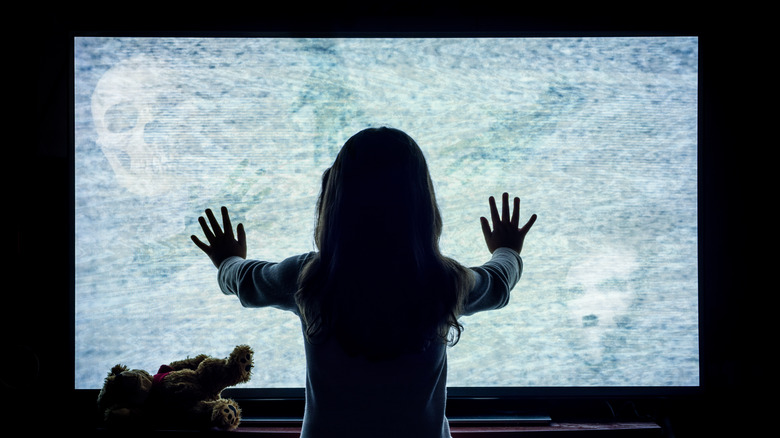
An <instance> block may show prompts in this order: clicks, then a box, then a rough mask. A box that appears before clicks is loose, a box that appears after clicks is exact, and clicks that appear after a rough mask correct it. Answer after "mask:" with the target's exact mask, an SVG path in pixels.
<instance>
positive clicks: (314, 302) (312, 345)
mask: <svg viewBox="0 0 780 438" xmlns="http://www.w3.org/2000/svg"><path fill="white" fill-rule="evenodd" d="M519 202H520V201H519V199H518V198H514V206H513V212H512V215H511V217H510V212H509V199H508V195H507V194H506V193H504V195H503V199H502V209H501V210H502V211H501V215H499V211H498V208H497V207H496V203H495V200H494V199H493V198H492V197H491V198H490V199H489V205H490V211H491V219H492V227H491V225H490V222H489V221H488V220H487V219H486V218H484V217H483V218H480V219H481V224H482V231H483V234H484V237H485V241H486V244H487V246H488V250H489V251H490V252H491V253H492V257H491V259H490V260H489V261H488V262H486V263H485V264H484V265H482V266H480V267H475V268H465V267H463V266H461V265H460V264H459V263H458V262H456V261H454V260H452V259H449V258H447V257H444V256H443V255H442V254H441V252H440V251H439V236H440V235H441V230H442V220H441V216H440V215H439V209H438V206H437V203H436V197H435V194H434V190H433V184H432V183H431V178H430V175H429V173H428V167H427V164H426V161H425V157H424V156H423V154H422V151H421V150H420V148H419V147H418V146H417V144H416V143H415V142H414V140H412V139H411V138H410V137H409V136H408V135H406V134H405V133H403V132H401V131H399V130H396V129H391V128H371V129H366V130H363V131H361V132H359V133H357V134H355V135H354V136H353V137H352V138H350V139H349V140H348V141H347V142H346V143H345V144H344V146H343V147H342V149H341V151H340V152H339V154H338V156H337V157H336V160H335V162H334V163H333V166H331V167H330V168H329V169H328V170H326V171H325V172H324V174H323V177H322V188H321V191H320V196H319V200H318V203H317V224H316V229H315V243H316V245H317V249H318V250H317V251H315V252H311V253H308V254H302V255H299V256H295V257H291V258H288V259H286V260H283V261H281V262H279V263H271V262H265V261H256V260H246V235H245V231H244V227H243V225H241V224H239V225H238V226H237V227H236V234H235V235H234V234H233V227H232V225H231V223H230V218H229V215H228V212H227V209H226V208H225V207H222V211H221V212H222V221H223V223H222V226H220V224H219V222H218V221H217V220H216V218H215V216H214V214H213V213H212V212H211V211H210V210H206V218H207V219H206V218H203V217H201V218H199V220H200V224H201V227H202V229H203V232H204V234H205V236H206V238H207V240H208V244H206V243H203V242H202V241H200V240H199V239H198V238H197V237H195V236H192V239H193V241H194V242H195V244H196V245H197V246H198V247H199V248H200V249H202V250H203V251H204V252H205V253H206V254H207V255H208V256H209V257H210V258H211V260H212V262H213V263H214V265H215V266H216V267H217V268H218V281H219V285H220V288H221V289H222V291H223V292H224V293H225V294H229V295H236V296H237V297H238V298H239V300H240V301H241V304H242V305H243V306H245V307H263V306H273V307H277V308H280V309H283V310H289V311H291V312H294V313H295V314H297V315H298V316H299V317H300V319H301V324H302V331H303V336H304V339H305V342H304V345H305V350H306V370H307V371H306V374H307V375H306V409H305V413H304V419H303V430H302V434H301V436H302V437H322V436H327V437H331V436H333V437H341V438H348V437H353V436H354V437H385V436H387V437H401V436H403V437H449V436H450V430H449V424H448V422H447V419H446V417H445V413H444V411H445V402H446V379H447V354H446V346H447V345H454V344H455V343H456V342H457V341H458V338H459V337H460V334H461V330H462V326H461V325H460V323H459V322H458V318H459V317H461V316H463V315H469V314H473V313H475V312H479V311H483V310H491V309H498V308H501V307H503V306H505V305H506V304H507V302H508V301H509V292H510V291H511V289H512V288H513V287H514V285H515V284H516V283H517V281H518V280H519V278H520V274H521V272H522V260H521V258H520V251H521V250H522V246H523V240H524V238H525V235H526V233H527V232H528V230H529V229H530V228H531V226H532V225H533V223H534V222H535V220H536V215H532V216H531V218H530V220H529V221H528V222H527V223H526V224H525V225H524V226H523V227H520V228H519V227H518V226H519V213H518V209H519Z"/></svg>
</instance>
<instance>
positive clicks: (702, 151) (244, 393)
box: [67, 28, 717, 418]
mask: <svg viewBox="0 0 780 438" xmlns="http://www.w3.org/2000/svg"><path fill="white" fill-rule="evenodd" d="M83 36H145V37H214V38H221V37H241V38H256V37H334V38H344V37H363V38H364V37H512V38H531V37H541V38H545V37H622V36H648V37H653V36H692V37H697V38H699V41H700V44H701V42H702V36H701V35H699V33H698V32H680V31H667V30H660V31H653V30H651V31H624V30H617V31H615V30H607V31H603V30H598V29H595V30H594V29H590V28H588V29H584V30H566V29H555V30H546V29H542V30H539V29H535V30H531V31H525V30H520V31H517V30H511V31H506V30H499V31H496V30H492V29H488V30H484V29H482V30H476V31H474V30H466V31H464V30H460V29H456V30H449V29H445V30H433V31H429V30H424V29H423V30H420V29H415V30H402V31H399V30H395V29H393V30H380V31H367V30H362V29H358V30H354V29H350V30H333V29H330V28H328V29H317V30H274V31H254V30H245V29H241V30H235V29H230V30H214V29H208V30H205V31H192V30H172V31H167V30H166V31H158V30H152V31H147V30H144V31H137V30H131V31H128V30H119V31H117V30H71V31H70V32H69V38H70V49H71V53H70V55H69V59H70V69H69V90H70V91H69V95H68V99H69V101H68V107H69V113H68V129H69V142H68V156H67V160H68V166H69V167H68V175H69V178H70V187H71V193H70V198H69V207H70V208H71V209H72V208H73V207H74V194H73V192H72V191H73V184H72V182H73V177H74V174H73V159H74V157H73V146H74V143H75V139H74V132H73V121H74V114H73V101H74V96H73V91H74V77H73V76H74V70H73V60H74V59H73V52H72V50H73V38H75V37H83ZM705 53H706V52H705ZM700 64H701V52H700ZM702 78H703V75H702V70H701V68H700V70H699V124H698V130H699V132H698V135H699V145H698V173H699V175H698V178H699V181H703V179H704V178H705V177H706V176H707V175H708V174H709V173H711V172H712V171H713V169H712V168H710V167H709V166H711V165H712V164H709V161H708V160H707V157H706V153H707V150H706V148H705V147H704V145H705V144H706V140H707V139H708V134H707V131H708V129H710V128H711V127H710V126H707V125H706V124H705V123H703V120H704V112H705V106H706V102H705V96H704V94H703V91H705V90H703V85H704V84H703V82H702ZM705 190H706V187H702V185H701V184H700V186H699V193H698V197H699V199H698V203H699V204H698V208H699V215H698V222H699V223H698V228H699V239H698V245H699V259H698V263H699V266H698V268H699V269H698V272H699V291H698V294H699V306H698V311H699V381H700V383H699V385H698V386H626V387H610V386H584V387H449V388H448V415H450V416H453V415H454V416H455V417H457V416H458V415H461V416H462V415H470V413H480V414H484V413H486V412H487V413H496V412H501V413H504V414H505V413H507V412H514V413H521V414H522V413H524V412H525V413H528V412H532V413H537V412H540V411H546V412H566V413H568V414H571V413H572V412H583V406H588V405H592V404H593V403H594V402H598V403H601V402H606V403H613V402H614V401H616V400H630V401H632V402H636V401H640V402H641V401H651V402H667V401H670V400H671V401H673V402H676V401H679V400H689V399H691V398H697V397H701V396H702V395H703V394H704V393H705V392H706V388H707V386H708V379H709V375H708V371H707V369H706V364H707V362H708V360H709V359H708V352H707V350H706V348H705V342H706V340H707V332H708V330H707V329H706V327H705V326H706V324H707V323H708V321H707V315H706V313H707V306H706V299H705V293H704V292H705V290H706V289H707V286H708V281H709V277H712V273H711V272H708V271H707V268H708V266H707V261H706V254H707V248H706V243H707V242H706V241H705V239H706V238H707V237H706V236H707V234H706V232H705V231H706V230H705V226H706V224H705V217H706V215H707V214H708V211H709V212H710V213H709V214H712V210H713V208H717V207H716V206H712V205H708V204H707V197H708V194H707V193H706V192H705ZM710 195H711V194H710ZM70 218H71V223H70V231H71V234H70V242H69V244H70V249H71V251H70V256H71V260H70V267H71V270H70V277H69V282H70V283H69V288H70V306H71V307H70V321H69V323H70V325H69V329H70V335H71V336H70V339H71V345H70V353H71V355H72V357H71V360H70V367H71V368H70V369H71V371H72V372H71V376H74V375H75V357H74V356H73V355H75V338H74V334H75V320H74V310H75V307H74V306H75V302H74V297H75V295H74V294H75V290H74V285H75V281H74V272H73V266H74V260H73V251H72V248H73V244H74V242H73V232H74V227H73V223H72V218H73V211H70ZM71 381H72V385H73V384H75V379H71ZM72 390H73V392H74V394H75V398H76V400H79V401H80V402H81V403H90V402H91V401H94V400H95V399H96V397H97V394H98V392H99V390H95V389H78V388H75V387H73V388H72ZM224 395H225V396H226V397H231V398H234V399H236V400H237V401H238V402H239V404H241V405H242V407H243V408H244V409H245V412H246V414H247V415H252V416H259V417H263V416H271V417H275V418H280V417H285V418H287V417H290V418H299V416H300V415H302V404H303V401H304V388H229V389H227V390H226V391H225V392H224ZM529 403H530V404H529ZM269 406H274V408H273V409H269ZM561 406H564V407H563V408H561ZM654 406H655V405H654ZM451 410H452V411H454V414H453V413H450V411H451ZM584 411H590V409H587V408H585V409H584ZM605 411H606V412H608V415H609V414H610V413H611V414H613V415H617V414H616V413H615V412H614V407H613V406H609V407H606V408H605ZM575 415H579V414H575Z"/></svg>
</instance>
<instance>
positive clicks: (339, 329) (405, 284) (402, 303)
mask: <svg viewBox="0 0 780 438" xmlns="http://www.w3.org/2000/svg"><path fill="white" fill-rule="evenodd" d="M441 230H442V219H441V215H440V213H439V208H438V205H437V203H436V196H435V194H434V189H433V184H432V182H431V178H430V174H429V172H428V166H427V163H426V161H425V157H424V155H423V153H422V151H421V150H420V148H419V147H418V146H417V144H416V143H415V141H414V140H413V139H412V138H411V137H409V136H408V135H406V134H405V133H404V132H402V131H399V130H396V129H391V128H369V129H366V130H363V131H360V132H359V133H357V134H355V135H354V136H353V137H351V138H350V139H349V140H348V141H347V142H346V143H345V144H344V146H343V147H342V149H341V151H340V152H339V154H338V156H337V157H336V160H335V161H334V163H333V165H332V166H331V167H330V168H329V169H328V170H326V171H325V172H324V174H323V176H322V188H321V191H320V196H319V200H318V203H317V222H316V227H315V235H314V240H315V243H316V245H317V247H318V249H319V251H318V253H317V256H315V257H314V258H312V259H311V260H310V261H309V262H308V263H307V265H306V266H304V269H303V270H302V271H301V275H300V277H299V289H298V292H297V293H296V296H295V298H296V302H297V305H298V308H299V311H300V315H301V317H302V319H303V321H304V326H305V334H306V337H307V339H308V340H309V341H310V342H319V341H322V340H325V339H327V338H328V337H330V336H335V337H336V339H337V340H338V341H339V342H340V344H341V346H342V347H343V348H344V349H345V351H346V352H347V353H348V354H351V355H363V356H365V357H368V358H369V359H383V358H390V357H395V356H398V355H400V354H403V353H410V352H419V351H422V350H424V349H425V348H427V346H429V345H430V343H431V342H438V341H441V342H445V343H446V342H449V343H450V344H453V345H454V344H455V343H456V342H457V341H458V339H459V337H460V334H461V331H462V326H461V325H460V323H459V322H458V320H457V318H458V316H459V314H460V310H461V306H462V302H463V297H464V295H465V294H466V293H467V292H468V290H469V288H470V286H471V282H472V281H473V280H472V277H471V274H470V272H469V271H468V270H467V269H465V268H464V267H463V266H461V265H460V264H458V263H457V262H455V261H454V260H452V259H449V258H447V257H444V256H442V254H441V252H440V250H439V237H440V236H441Z"/></svg>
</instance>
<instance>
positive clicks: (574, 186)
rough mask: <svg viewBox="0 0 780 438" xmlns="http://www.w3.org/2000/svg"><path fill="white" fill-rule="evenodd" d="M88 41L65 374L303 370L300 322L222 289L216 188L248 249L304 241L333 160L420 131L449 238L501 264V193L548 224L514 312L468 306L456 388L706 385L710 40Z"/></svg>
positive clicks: (78, 69)
mask: <svg viewBox="0 0 780 438" xmlns="http://www.w3.org/2000/svg"><path fill="white" fill-rule="evenodd" d="M74 44H75V52H74V53H75V75H74V78H75V82H74V83H75V107H74V111H75V112H74V116H75V117H74V123H75V158H74V160H75V248H74V250H75V312H76V314H75V348H76V352H75V360H76V363H75V366H76V375H75V384H76V387H77V388H99V387H101V386H102V381H103V378H104V377H105V375H106V373H107V372H108V370H109V369H110V368H111V366H113V365H114V364H116V363H118V362H121V363H124V364H126V365H128V366H130V367H131V368H143V369H147V370H149V371H154V370H156V369H157V368H158V367H159V365H161V364H163V363H166V362H169V361H171V360H175V359H180V358H184V357H187V356H194V355H196V354H199V353H207V354H211V355H215V356H219V357H224V356H226V355H227V354H228V353H229V352H230V351H231V350H232V348H233V346H235V345H237V344H249V345H251V346H252V347H253V348H254V349H255V352H256V358H257V359H256V362H257V363H258V366H257V368H256V369H255V371H254V376H253V379H252V380H251V381H250V382H249V383H247V384H245V385H244V386H249V387H302V386H303V385H304V377H305V365H304V360H305V359H304V353H303V340H302V335H301V328H300V322H299V321H298V319H297V317H296V316H295V315H293V314H291V313H288V312H283V311H279V310H276V309H244V308H242V307H241V306H240V304H239V302H238V300H237V299H235V298H234V297H228V296H224V295H222V294H221V293H220V291H219V289H218V286H217V283H216V269H214V267H213V266H212V265H211V263H210V261H209V260H208V258H207V257H205V256H204V255H203V254H202V253H200V251H199V250H198V249H197V248H196V247H195V246H194V245H193V244H192V243H191V241H190V240H189V236H190V235H191V234H200V228H199V226H198V224H197V217H198V216H199V215H201V214H202V212H203V209H205V208H207V207H210V208H218V207H219V206H221V205H226V206H228V207H229V208H230V210H231V212H232V217H233V220H234V223H237V222H239V221H240V222H243V223H244V224H245V226H246V228H247V233H248V240H249V256H250V257H251V258H258V259H265V260H272V261H278V260H281V259H283V258H286V257H289V256H292V255H296V254H299V253H302V252H307V251H310V250H313V249H314V244H313V238H312V227H313V223H314V204H315V200H316V197H317V194H318V189H319V178H320V176H321V174H322V172H323V171H324V170H325V169H326V168H327V167H328V166H329V165H330V164H331V163H332V160H333V159H334V158H335V155H336V153H337V151H338V150H339V148H340V146H341V145H342V144H343V143H344V141H345V140H346V139H347V138H349V137H350V136H351V135H352V134H354V133H356V132H357V131H359V130H361V129H363V128H365V127H368V126H381V125H384V126H392V127H395V128H398V129H401V130H403V131H405V132H407V133H408V134H410V135H411V136H412V137H413V138H414V139H415V140H416V141H417V142H418V144H419V145H420V147H421V148H422V149H423V151H424V152H425V154H426V156H427V159H428V161H429V166H430V169H431V174H432V178H433V180H434V183H435V185H436V190H437V196H438V199H439V203H440V207H441V209H442V213H443V217H444V224H445V227H444V233H443V237H442V250H443V252H444V253H445V254H446V255H449V256H452V257H454V258H456V259H457V260H459V261H460V262H461V263H463V264H465V265H469V266H474V265H479V264H481V263H483V262H485V261H486V260H487V259H488V258H489V253H488V251H487V249H486V248H485V245H484V242H483V240H482V236H481V231H480V226H479V216H482V215H487V214H488V204H487V198H488V196H490V195H500V194H501V193H502V192H503V191H508V192H509V193H510V194H511V195H517V196H519V197H520V198H521V209H522V215H523V220H525V219H526V218H527V217H528V216H529V215H530V214H531V213H537V214H538V215H539V220H538V221H537V223H536V225H535V226H534V228H533V230H532V231H531V233H530V234H529V236H528V238H527V240H526V245H525V248H524V250H523V258H524V262H525V272H524V275H523V278H522V279H521V280H520V283H519V284H518V285H517V287H516V288H515V289H514V291H513V296H512V300H511V303H510V304H509V305H508V306H507V307H506V308H504V309H501V310H498V311H493V312H487V313H483V314H478V315H474V316H471V317H466V318H463V320H462V322H463V324H464V326H465V332H464V334H463V337H462V339H461V341H460V343H459V344H458V345H456V346H455V347H453V348H452V349H450V350H449V384H450V386H526V387H527V386H565V387H569V386H695V385H698V383H699V366H698V328H697V327H698V271H697V235H698V230H697V106H698V104H697V86H698V42H697V39H696V38H688V37H674V38H665V37H664V38H661V37H653V38H622V37H621V38H617V37H612V38H517V39H514V38H503V39H502V38H496V39H490V38H487V39H457V38H447V39H291V38H290V39H287V38H239V39H231V38H213V39H210V38H180V39H177V38H102V37H79V38H76V39H75V41H74Z"/></svg>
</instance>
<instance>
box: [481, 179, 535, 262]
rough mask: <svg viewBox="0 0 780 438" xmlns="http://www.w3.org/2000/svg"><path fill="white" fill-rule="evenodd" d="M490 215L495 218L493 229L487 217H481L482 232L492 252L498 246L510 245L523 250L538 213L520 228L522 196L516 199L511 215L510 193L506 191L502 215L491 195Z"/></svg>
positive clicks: (517, 249)
mask: <svg viewBox="0 0 780 438" xmlns="http://www.w3.org/2000/svg"><path fill="white" fill-rule="evenodd" d="M489 202H490V216H491V218H492V220H493V229H492V230H491V228H490V223H489V222H488V220H487V218H485V217H481V218H479V219H480V222H481V223H482V234H483V235H484V236H485V243H486V244H487V247H488V250H489V251H490V253H491V254H492V253H493V251H495V250H496V248H501V247H508V248H511V249H513V250H515V251H517V252H518V253H520V252H521V251H522V250H523V241H524V240H525V235H526V234H528V231H529V230H530V229H531V227H532V226H533V224H534V222H536V215H535V214H534V215H531V218H530V219H528V222H526V224H525V225H523V227H522V228H518V226H519V224H520V212H519V210H520V198H517V197H516V198H515V199H514V208H513V210H512V216H511V218H510V216H509V194H508V193H504V195H503V196H502V206H501V216H499V215H498V208H497V207H496V200H495V199H494V198H493V197H492V196H491V197H490V200H489Z"/></svg>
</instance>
